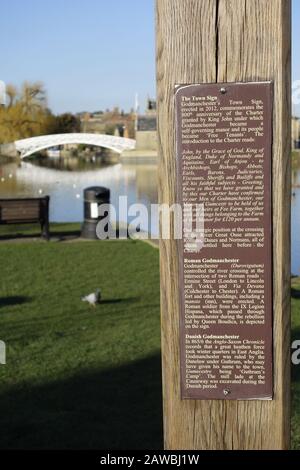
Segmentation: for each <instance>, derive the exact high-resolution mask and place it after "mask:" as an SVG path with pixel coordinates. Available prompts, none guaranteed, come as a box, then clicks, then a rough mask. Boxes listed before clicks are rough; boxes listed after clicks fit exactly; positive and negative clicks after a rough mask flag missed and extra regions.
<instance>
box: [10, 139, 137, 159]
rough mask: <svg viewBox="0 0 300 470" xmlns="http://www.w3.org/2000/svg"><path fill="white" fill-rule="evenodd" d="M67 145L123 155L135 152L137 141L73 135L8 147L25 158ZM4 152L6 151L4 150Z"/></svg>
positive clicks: (15, 143)
mask: <svg viewBox="0 0 300 470" xmlns="http://www.w3.org/2000/svg"><path fill="white" fill-rule="evenodd" d="M67 144H85V145H93V146H96V147H104V148H107V149H110V150H113V151H114V152H117V153H122V152H123V151H124V150H133V149H134V148H135V144H136V141H135V140H133V139H127V138H125V137H117V136H112V135H105V134H84V133H72V134H53V135H42V136H38V137H30V138H28V139H22V140H16V141H15V142H14V143H12V144H6V145H7V146H14V148H15V150H16V151H17V152H19V154H20V157H21V158H25V157H29V155H32V154H33V153H35V152H39V151H40V150H45V149H47V148H51V147H56V146H58V145H67ZM3 147H5V146H3ZM3 150H4V151H5V149H4V148H3Z"/></svg>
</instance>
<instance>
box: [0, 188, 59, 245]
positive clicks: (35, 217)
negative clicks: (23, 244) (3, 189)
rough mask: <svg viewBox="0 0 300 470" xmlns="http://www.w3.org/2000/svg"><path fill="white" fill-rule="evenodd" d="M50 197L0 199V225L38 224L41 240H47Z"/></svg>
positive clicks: (48, 236) (48, 235) (48, 234)
mask: <svg viewBox="0 0 300 470" xmlns="http://www.w3.org/2000/svg"><path fill="white" fill-rule="evenodd" d="M49 201H50V197H49V196H45V197H41V198H26V199H0V225H4V224H5V225H6V224H31V223H37V222H38V223H40V224H41V231H42V238H45V239H46V240H49V238H50V233H49Z"/></svg>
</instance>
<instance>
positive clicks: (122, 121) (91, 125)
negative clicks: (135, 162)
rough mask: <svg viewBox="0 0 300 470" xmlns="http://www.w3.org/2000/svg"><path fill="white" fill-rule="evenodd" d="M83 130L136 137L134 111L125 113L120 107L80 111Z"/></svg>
mask: <svg viewBox="0 0 300 470" xmlns="http://www.w3.org/2000/svg"><path fill="white" fill-rule="evenodd" d="M78 117H79V118H80V122H81V132H85V133H92V134H110V135H114V134H115V133H116V132H117V133H118V135H120V136H121V137H125V136H129V137H131V138H134V123H135V114H134V112H130V113H124V112H123V111H120V110H119V108H114V109H113V110H106V111H105V112H103V111H97V112H94V113H79V114H78Z"/></svg>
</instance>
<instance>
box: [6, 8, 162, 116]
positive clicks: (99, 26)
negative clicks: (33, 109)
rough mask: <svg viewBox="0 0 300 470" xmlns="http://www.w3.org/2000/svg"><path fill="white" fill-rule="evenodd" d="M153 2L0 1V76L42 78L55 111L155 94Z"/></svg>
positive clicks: (125, 104) (14, 80) (102, 105)
mask: <svg viewBox="0 0 300 470" xmlns="http://www.w3.org/2000/svg"><path fill="white" fill-rule="evenodd" d="M154 54H155V36H154V0H1V2H0V57H1V61H0V79H1V80H4V81H5V82H7V83H14V84H17V85H20V84H21V83H22V82H23V81H24V80H25V79H27V80H30V81H31V80H33V81H35V80H41V81H43V82H44V83H45V86H46V89H47V91H48V101H49V106H50V107H51V109H52V110H53V111H54V112H64V111H72V112H76V111H81V110H89V111H92V110H98V109H106V108H111V107H113V106H115V105H120V107H121V108H125V109H130V108H131V107H132V106H133V105H134V96H135V92H138V93H139V101H140V105H141V108H143V107H144V106H145V102H146V98H147V94H149V95H150V96H153V95H154V93H155V55H154Z"/></svg>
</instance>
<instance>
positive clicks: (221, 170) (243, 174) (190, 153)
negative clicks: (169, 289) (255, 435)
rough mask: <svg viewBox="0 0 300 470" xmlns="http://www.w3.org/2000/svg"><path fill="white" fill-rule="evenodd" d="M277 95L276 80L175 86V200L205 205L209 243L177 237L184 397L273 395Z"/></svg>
mask: <svg viewBox="0 0 300 470" xmlns="http://www.w3.org/2000/svg"><path fill="white" fill-rule="evenodd" d="M272 101H273V93H272V83H271V82H253V83H228V84H205V85H180V86H178V87H176V92H175V107H176V153H177V155H176V162H177V183H178V184H177V202H178V203H180V204H181V206H182V207H183V210H184V211H185V210H186V208H187V207H193V206H195V207H196V206H198V205H201V204H203V206H204V244H203V246H202V247H200V248H199V246H198V249H195V246H193V245H192V248H191V243H190V233H189V236H187V235H186V232H187V231H186V229H185V226H184V224H183V237H182V240H180V242H179V277H180V279H179V285H180V368H181V396H182V398H183V399H208V400H220V399H226V400H228V399H229V400H250V399H253V400H255V399H272V397H273V377H272V375H273V372H272V350H273V345H272V343H273V341H272V206H271V203H272V191H271V182H272V178H271V175H272V163H271V158H272ZM193 210H194V209H193ZM193 214H194V212H193ZM191 220H192V224H195V223H196V222H197V221H196V216H195V217H194V216H192V219H191Z"/></svg>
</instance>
